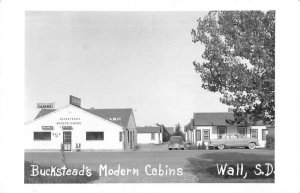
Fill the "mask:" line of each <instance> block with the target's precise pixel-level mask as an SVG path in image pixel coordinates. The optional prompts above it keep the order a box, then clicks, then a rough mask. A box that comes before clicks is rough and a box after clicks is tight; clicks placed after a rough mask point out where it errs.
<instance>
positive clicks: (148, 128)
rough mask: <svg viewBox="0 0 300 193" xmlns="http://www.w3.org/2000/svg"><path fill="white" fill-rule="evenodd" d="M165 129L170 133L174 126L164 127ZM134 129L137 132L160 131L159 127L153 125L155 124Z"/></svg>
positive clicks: (172, 131)
mask: <svg viewBox="0 0 300 193" xmlns="http://www.w3.org/2000/svg"><path fill="white" fill-rule="evenodd" d="M165 129H166V130H167V132H168V133H169V134H171V135H172V134H173V133H174V128H173V127H165ZM136 131H137V132H138V133H159V132H160V127H155V126H149V127H148V126H146V127H137V128H136Z"/></svg>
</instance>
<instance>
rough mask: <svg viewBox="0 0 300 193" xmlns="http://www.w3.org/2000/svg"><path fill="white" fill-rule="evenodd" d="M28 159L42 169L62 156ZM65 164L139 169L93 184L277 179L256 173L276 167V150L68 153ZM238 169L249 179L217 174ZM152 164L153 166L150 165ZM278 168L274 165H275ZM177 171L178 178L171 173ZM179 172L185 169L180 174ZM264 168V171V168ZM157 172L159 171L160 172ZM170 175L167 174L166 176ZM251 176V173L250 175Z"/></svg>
mask: <svg viewBox="0 0 300 193" xmlns="http://www.w3.org/2000/svg"><path fill="white" fill-rule="evenodd" d="M25 160H26V161H29V162H31V161H32V162H35V163H37V164H40V165H42V166H51V165H61V159H60V154H59V153H57V152H48V153H46V152H26V153H25ZM66 163H67V164H68V165H69V166H70V167H73V168H81V167H82V165H83V164H84V165H85V166H88V167H89V168H90V169H92V170H93V171H95V172H98V173H99V174H100V172H99V166H100V165H102V166H104V165H106V166H107V168H108V169H112V170H117V169H118V167H120V168H121V169H133V168H135V169H137V170H139V175H138V176H137V175H133V174H132V173H129V175H123V176H122V175H119V176H115V175H108V176H104V172H102V176H100V178H99V179H98V180H95V181H93V183H218V182H222V183H227V182H229V183H230V182H241V183H248V182H250V183H251V182H258V183H270V182H271V183H272V182H274V178H275V176H274V175H273V174H272V175H270V176H256V175H254V174H253V169H255V165H256V164H264V163H271V164H273V166H274V151H273V150H247V149H226V150H222V151H220V150H190V151H189V150H184V151H167V150H166V151H135V152H70V153H66ZM225 163H227V165H228V166H233V167H235V168H236V164H238V163H243V164H244V172H248V176H247V178H246V179H243V178H242V177H241V176H230V175H218V171H217V167H216V164H225ZM149 165H150V166H149ZM146 166H149V167H148V168H147V169H148V173H151V172H152V169H154V170H155V169H156V170H159V168H161V169H162V170H164V171H167V172H165V173H164V175H158V174H157V175H155V174H156V173H155V172H154V175H153V173H151V174H152V175H147V172H146V171H145V167H146ZM274 168H275V166H274ZM172 169H174V170H175V175H173V173H171V175H169V174H170V173H168V172H169V171H170V170H172ZM178 169H179V170H181V169H182V175H181V172H180V171H179V172H178ZM263 169H265V168H263ZM157 172H158V171H157ZM167 173H168V175H166V174H167ZM251 173H252V174H251Z"/></svg>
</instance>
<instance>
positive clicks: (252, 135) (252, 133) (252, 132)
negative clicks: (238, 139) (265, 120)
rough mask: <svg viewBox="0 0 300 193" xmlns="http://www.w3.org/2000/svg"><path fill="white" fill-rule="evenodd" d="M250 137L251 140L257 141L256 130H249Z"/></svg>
mask: <svg viewBox="0 0 300 193" xmlns="http://www.w3.org/2000/svg"><path fill="white" fill-rule="evenodd" d="M250 136H251V137H252V138H256V139H258V132H257V129H250Z"/></svg>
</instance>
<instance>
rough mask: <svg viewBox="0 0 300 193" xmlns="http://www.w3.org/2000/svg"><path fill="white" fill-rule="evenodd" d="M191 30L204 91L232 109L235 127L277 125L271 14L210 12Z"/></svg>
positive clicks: (273, 32)
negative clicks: (259, 123) (199, 57)
mask: <svg viewBox="0 0 300 193" xmlns="http://www.w3.org/2000/svg"><path fill="white" fill-rule="evenodd" d="M197 21H198V26H197V28H196V29H193V30H192V36H193V42H194V43H196V42H200V43H202V44H203V45H204V46H205V50H204V53H203V55H202V58H203V61H201V62H196V61H194V66H195V70H196V72H197V73H199V74H200V77H201V79H202V87H203V88H204V89H207V90H209V91H211V92H219V93H221V95H222V97H221V98H220V101H221V102H222V103H224V104H226V105H229V106H233V107H234V114H235V120H234V121H235V122H238V123H239V124H247V123H249V122H251V123H253V122H256V121H258V120H263V121H264V122H265V123H270V124H272V123H274V120H275V92H274V89H275V11H267V12H261V11H211V12H209V13H208V14H207V15H206V16H205V17H204V18H200V19H199V20H197Z"/></svg>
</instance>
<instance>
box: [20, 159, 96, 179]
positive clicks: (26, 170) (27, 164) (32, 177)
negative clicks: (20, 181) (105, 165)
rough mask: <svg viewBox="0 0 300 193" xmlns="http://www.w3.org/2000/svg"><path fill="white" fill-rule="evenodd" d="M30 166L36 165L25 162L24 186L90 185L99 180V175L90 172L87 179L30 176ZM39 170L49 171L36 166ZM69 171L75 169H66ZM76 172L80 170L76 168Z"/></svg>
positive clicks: (84, 176) (81, 177)
mask: <svg viewBox="0 0 300 193" xmlns="http://www.w3.org/2000/svg"><path fill="white" fill-rule="evenodd" d="M31 165H38V164H35V163H34V162H28V161H25V166H24V171H25V175H24V183H25V184H35V183H38V184H43V183H51V184H52V183H90V182H93V181H95V180H98V179H99V174H98V173H97V172H95V171H92V172H91V173H92V175H91V176H90V177H89V176H87V175H83V176H80V175H76V176H73V175H69V176H68V175H66V176H43V175H37V176H31V172H32V171H31V170H32V167H31ZM38 166H39V169H50V168H51V167H50V166H41V165H38ZM68 168H70V169H76V168H72V167H68ZM77 169H78V170H80V169H79V168H77Z"/></svg>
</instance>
